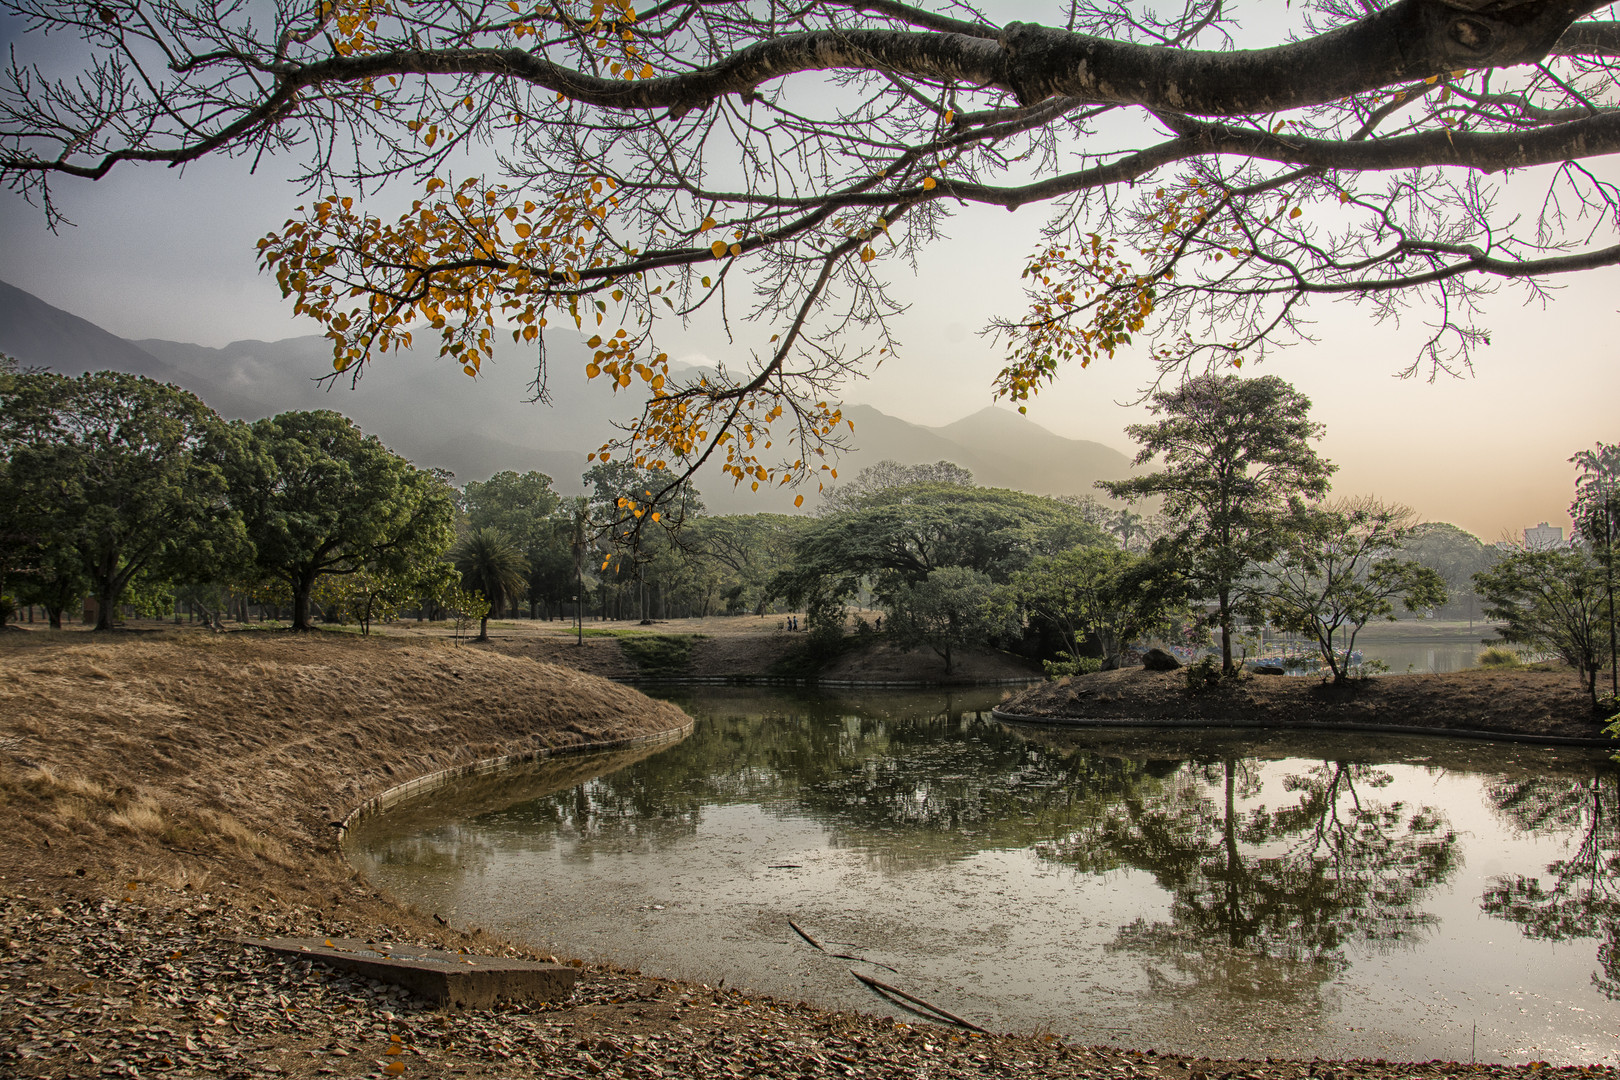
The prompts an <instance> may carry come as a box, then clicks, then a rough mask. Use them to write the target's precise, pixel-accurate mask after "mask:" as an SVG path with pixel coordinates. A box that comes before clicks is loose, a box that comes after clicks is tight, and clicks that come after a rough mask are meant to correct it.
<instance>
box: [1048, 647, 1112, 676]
mask: <svg viewBox="0 0 1620 1080" xmlns="http://www.w3.org/2000/svg"><path fill="white" fill-rule="evenodd" d="M1102 667H1103V659H1102V657H1100V656H1074V655H1071V654H1069V653H1066V652H1060V653H1058V658H1057V659H1056V660H1042V661H1041V668H1042V670H1044V671H1045V672H1046V677H1047V678H1048V679H1050V680H1052V681H1054V682H1055V681H1056V680H1058V679H1061V678H1064V677H1065V676H1068V675H1090V674H1091V673H1092V672H1094V671H1101V670H1102Z"/></svg>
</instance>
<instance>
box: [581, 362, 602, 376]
mask: <svg viewBox="0 0 1620 1080" xmlns="http://www.w3.org/2000/svg"><path fill="white" fill-rule="evenodd" d="M600 374H602V369H601V368H600V367H599V366H598V365H596V364H586V365H585V377H586V378H587V379H594V378H596V377H597V376H598V375H600Z"/></svg>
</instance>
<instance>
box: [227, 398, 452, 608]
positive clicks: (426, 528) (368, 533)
mask: <svg viewBox="0 0 1620 1080" xmlns="http://www.w3.org/2000/svg"><path fill="white" fill-rule="evenodd" d="M235 434H236V437H237V449H236V452H235V453H234V454H233V455H232V456H231V458H230V483H231V497H232V499H233V500H234V501H235V502H236V504H237V505H238V506H240V507H241V508H242V513H243V517H244V519H245V521H246V524H247V531H248V535H249V537H250V538H251V540H252V541H253V545H254V560H253V569H254V571H255V572H256V574H257V576H259V577H260V578H271V579H279V580H281V581H282V582H284V583H285V585H286V586H287V589H288V591H289V592H290V594H291V598H292V608H293V626H294V628H296V629H300V630H307V629H309V627H310V622H309V601H310V591H311V589H312V588H313V587H314V584H315V581H316V579H317V578H319V577H320V576H321V575H323V574H326V575H348V574H356V573H359V572H361V571H362V570H366V569H370V570H372V571H375V572H377V573H380V574H405V573H407V572H409V571H410V570H412V569H413V568H415V567H418V566H421V565H423V564H426V563H429V562H433V561H436V560H438V559H439V557H440V556H441V555H443V553H444V551H445V549H446V548H448V547H449V546H450V542H451V540H452V539H453V537H454V533H453V530H452V525H451V519H452V514H453V503H452V499H451V492H450V489H449V488H448V487H447V486H446V485H445V483H444V481H443V480H442V479H440V478H439V477H436V476H434V475H432V474H430V473H427V472H424V471H422V470H419V469H417V468H415V467H414V466H412V465H411V463H410V462H408V461H406V460H405V459H404V458H402V457H399V456H398V455H397V454H394V453H392V452H391V451H389V449H388V448H387V447H385V446H384V445H383V444H382V443H381V442H380V441H378V439H377V438H376V436H371V435H365V434H363V433H362V432H361V431H360V429H359V428H358V427H356V426H355V425H354V424H353V423H352V422H350V421H349V419H348V418H347V417H345V416H343V415H341V414H339V413H335V412H329V411H321V412H289V413H282V414H281V415H280V416H276V417H271V418H269V419H265V420H260V421H257V422H256V423H254V424H253V425H252V426H251V427H247V426H245V425H240V424H239V425H236V426H235Z"/></svg>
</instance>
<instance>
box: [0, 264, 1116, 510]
mask: <svg viewBox="0 0 1620 1080" xmlns="http://www.w3.org/2000/svg"><path fill="white" fill-rule="evenodd" d="M0 352H6V353H10V354H11V355H13V356H16V357H17V358H18V359H20V360H22V361H23V362H25V363H28V364H38V365H42V366H46V367H49V368H51V369H53V370H56V371H62V372H67V373H73V374H77V373H78V372H81V371H86V370H100V369H104V368H106V369H112V370H116V371H128V372H132V373H135V374H140V375H148V376H150V377H152V378H155V379H160V380H162V381H164V382H172V383H175V384H176V385H179V386H183V387H185V388H186V389H188V390H191V391H192V392H193V393H195V394H197V395H198V396H199V397H201V398H202V399H203V400H204V401H206V402H208V403H209V404H210V405H212V406H213V407H214V408H215V409H217V410H219V412H220V413H221V415H223V416H226V417H227V418H230V419H243V420H254V419H258V418H259V417H262V416H271V415H274V414H275V413H279V412H285V411H287V410H289V409H335V410H337V411H339V412H342V413H344V414H345V415H347V416H349V417H350V418H352V419H353V420H354V422H355V423H356V424H358V425H359V426H360V427H361V428H362V429H363V430H365V431H367V432H369V433H371V434H375V435H376V436H378V437H379V438H380V439H382V440H383V442H385V443H387V444H388V446H390V447H391V448H393V449H394V451H395V452H397V453H399V454H402V455H404V456H405V457H407V458H409V459H410V460H412V461H413V462H415V463H416V464H417V465H420V466H423V467H438V468H444V469H449V470H451V471H453V472H454V473H455V474H456V477H457V479H458V480H461V481H463V482H465V481H467V480H482V479H485V478H487V477H488V476H490V475H491V474H492V473H495V472H499V471H501V470H503V469H514V470H517V471H520V472H521V471H525V470H528V469H538V470H539V471H541V472H544V473H546V474H547V475H549V476H550V477H551V478H552V480H553V481H554V483H555V485H556V487H557V489H558V490H559V491H562V492H566V493H570V494H573V493H578V492H580V491H582V490H583V486H582V484H581V482H580V475H581V474H582V473H583V472H584V471H585V470H586V468H587V466H588V464H589V463H588V462H587V461H586V460H585V456H586V454H587V453H589V452H590V451H592V450H595V449H596V448H597V447H598V446H600V445H601V444H602V443H603V442H604V441H605V440H606V439H608V438H609V437H611V436H612V435H613V434H614V430H615V429H614V426H613V423H614V421H615V420H616V419H620V418H622V417H623V416H624V414H625V412H626V410H629V409H634V408H635V407H636V404H637V402H636V401H635V400H634V399H633V398H629V397H627V396H620V395H615V394H612V393H610V392H608V391H607V389H606V388H605V387H603V386H601V385H593V384H590V383H589V382H587V380H586V379H585V377H584V374H583V368H584V355H583V354H582V353H579V354H578V355H575V354H576V353H578V350H577V348H576V349H573V350H572V351H570V350H569V349H567V348H555V349H553V350H552V356H551V361H550V370H549V372H548V378H547V383H548V388H549V390H550V393H551V398H552V403H551V404H550V405H544V404H539V403H535V402H532V401H529V400H527V398H528V397H529V396H530V382H531V380H532V379H533V377H534V363H535V360H534V354H533V352H532V351H529V350H527V349H521V348H518V347H515V346H511V345H506V346H504V347H500V348H498V349H497V351H496V357H495V362H494V363H492V364H486V365H485V369H484V373H483V374H482V375H480V377H479V378H477V379H476V380H475V379H468V378H467V377H466V376H464V375H462V374H461V370H460V368H459V367H458V366H457V365H454V364H451V363H449V362H447V361H443V360H440V359H439V358H438V357H436V356H434V355H432V353H431V351H430V350H429V349H423V350H415V351H411V352H406V353H403V354H399V355H393V354H390V355H389V356H387V357H385V358H384V359H382V360H380V361H378V362H377V363H375V364H373V365H372V366H371V367H370V368H368V370H367V371H366V373H365V374H364V376H363V377H362V378H361V379H360V380H359V383H358V385H355V386H352V387H351V384H350V382H349V380H346V379H344V380H339V381H338V382H337V383H336V384H335V385H332V384H328V383H321V382H317V381H316V380H317V379H319V378H320V377H321V376H323V375H325V374H327V373H329V372H330V371H331V363H332V361H331V355H332V354H331V344H330V342H328V341H327V340H326V339H325V338H322V337H317V336H310V337H297V338H287V339H285V340H282V341H236V342H232V343H231V344H229V345H226V346H225V347H224V348H219V349H215V348H209V347H207V346H203V345H191V344H186V343H184V342H177V341H165V340H162V339H149V340H143V341H138V342H130V341H126V340H124V339H123V338H120V337H116V336H114V335H112V334H109V333H107V332H106V331H105V330H102V329H101V328H100V327H98V326H96V325H95V324H93V323H90V322H87V321H86V320H84V319H81V318H79V317H78V316H76V315H71V314H69V313H67V312H65V311H61V310H60V309H58V308H54V307H52V306H51V305H49V304H47V303H45V302H44V301H43V300H40V299H38V298H37V297H34V296H30V295H29V294H28V293H25V292H23V291H22V290H20V289H16V288H13V287H12V286H9V285H6V284H4V283H0ZM844 415H845V416H846V417H848V418H849V419H850V420H852V421H854V423H855V431H854V434H853V436H852V441H853V442H854V443H855V444H856V446H857V447H858V449H856V450H854V451H852V452H851V453H849V454H846V455H844V457H843V458H842V459H841V460H839V461H838V463H837V468H838V474H839V480H838V481H832V482H831V483H838V482H842V481H847V480H852V479H854V477H855V476H856V474H858V473H859V472H860V470H861V469H862V468H864V467H866V466H868V465H873V464H876V463H877V462H879V461H883V460H885V459H888V460H894V461H899V462H901V463H902V464H907V465H914V464H921V463H925V462H934V461H940V460H946V461H954V462H956V463H957V464H958V465H961V466H963V467H965V468H968V469H971V470H972V471H973V474H974V478H975V479H976V480H977V481H978V482H979V483H980V484H984V485H987V486H995V487H1011V488H1020V489H1022V490H1025V491H1032V492H1036V493H1038V494H1046V495H1063V494H1087V493H1090V492H1091V491H1092V486H1091V485H1092V481H1093V480H1097V479H1112V478H1115V477H1120V476H1124V475H1126V474H1127V473H1128V472H1129V469H1130V463H1129V460H1128V459H1127V458H1126V456H1125V455H1124V454H1121V453H1120V452H1119V451H1117V450H1113V449H1111V448H1109V447H1106V446H1103V445H1102V444H1100V443H1095V442H1088V441H1085V440H1080V439H1068V438H1064V437H1063V436H1060V435H1055V434H1053V433H1052V432H1050V431H1047V430H1046V429H1045V428H1042V427H1040V426H1039V425H1038V424H1035V423H1034V422H1033V421H1030V420H1028V419H1026V418H1025V417H1022V416H1020V415H1018V414H1017V413H1014V412H1011V411H1009V410H1006V409H998V408H995V407H990V408H986V409H983V410H981V411H980V412H977V413H974V414H973V415H972V416H968V417H965V418H963V419H961V420H958V421H956V422H954V423H951V424H946V425H944V426H942V427H924V426H922V425H919V424H912V423H908V422H906V421H904V420H901V419H899V418H897V417H893V416H889V415H888V414H886V413H883V412H881V411H879V410H878V409H875V408H872V407H871V406H869V405H848V406H846V407H845V409H844ZM698 488H699V490H700V491H701V492H702V493H703V499H704V502H705V503H706V504H707V506H708V508H709V511H710V512H711V513H717V514H733V513H735V514H746V513H758V512H762V511H770V512H791V511H792V510H793V499H794V496H795V495H796V494H801V493H802V494H803V495H804V496H805V505H804V509H805V510H807V511H808V510H813V509H814V508H815V507H816V505H817V504H818V502H819V500H818V498H817V495H816V485H815V483H814V482H811V484H810V485H809V486H808V488H804V487H801V488H798V489H796V490H795V489H789V488H776V489H773V490H768V491H767V490H764V489H763V488H762V489H761V490H760V491H759V492H757V493H755V492H752V491H750V490H749V488H748V487H747V486H746V485H743V486H740V487H739V486H736V485H734V484H733V483H732V482H731V480H730V478H729V477H726V476H724V475H723V474H722V473H720V472H719V469H718V467H714V466H711V467H710V468H709V469H707V470H705V472H704V473H702V474H700V475H699V479H698Z"/></svg>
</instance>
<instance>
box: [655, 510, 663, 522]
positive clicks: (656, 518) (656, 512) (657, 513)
mask: <svg viewBox="0 0 1620 1080" xmlns="http://www.w3.org/2000/svg"><path fill="white" fill-rule="evenodd" d="M663 516H664V515H663V514H660V513H659V512H658V511H656V510H654V511H653V520H654V521H657V520H659V519H660V518H662V517H663Z"/></svg>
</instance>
